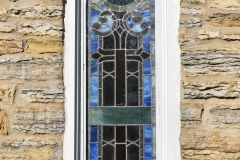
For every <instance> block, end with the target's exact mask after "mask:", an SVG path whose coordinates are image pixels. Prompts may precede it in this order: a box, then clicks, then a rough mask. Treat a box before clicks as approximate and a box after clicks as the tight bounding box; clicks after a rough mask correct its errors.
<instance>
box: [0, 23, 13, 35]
mask: <svg viewBox="0 0 240 160" xmlns="http://www.w3.org/2000/svg"><path fill="white" fill-rule="evenodd" d="M16 29H17V26H16V25H15V24H7V23H0V32H2V33H11V32H14V31H16Z"/></svg>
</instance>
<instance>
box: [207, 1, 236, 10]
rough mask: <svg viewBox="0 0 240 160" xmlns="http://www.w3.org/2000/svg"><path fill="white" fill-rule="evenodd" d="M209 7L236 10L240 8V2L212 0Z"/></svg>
mask: <svg viewBox="0 0 240 160" xmlns="http://www.w3.org/2000/svg"><path fill="white" fill-rule="evenodd" d="M209 8H215V9H223V10H236V9H240V3H239V1H238V0H211V2H210V5H209Z"/></svg>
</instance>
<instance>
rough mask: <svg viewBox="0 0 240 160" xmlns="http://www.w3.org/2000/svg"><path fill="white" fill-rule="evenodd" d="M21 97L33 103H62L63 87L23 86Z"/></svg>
mask: <svg viewBox="0 0 240 160" xmlns="http://www.w3.org/2000/svg"><path fill="white" fill-rule="evenodd" d="M20 95H21V98H22V99H23V100H27V101H28V102H31V103H62V102H63V86H62V85H49V86H44V87H38V86H23V87H22V88H21V93H20Z"/></svg>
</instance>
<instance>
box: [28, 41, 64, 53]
mask: <svg viewBox="0 0 240 160" xmlns="http://www.w3.org/2000/svg"><path fill="white" fill-rule="evenodd" d="M28 46H29V48H28V49H27V50H26V52H27V53H58V52H63V42H62V41H61V40H51V39H46V38H35V39H33V38H30V39H29V40H28Z"/></svg>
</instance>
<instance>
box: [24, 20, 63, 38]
mask: <svg viewBox="0 0 240 160" xmlns="http://www.w3.org/2000/svg"><path fill="white" fill-rule="evenodd" d="M62 30H63V27H62V26H55V25H53V24H50V23H44V22H42V21H37V22H35V23H24V24H23V25H22V29H21V30H20V32H21V33H23V34H26V35H36V36H52V37H61V36H62Z"/></svg>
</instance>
